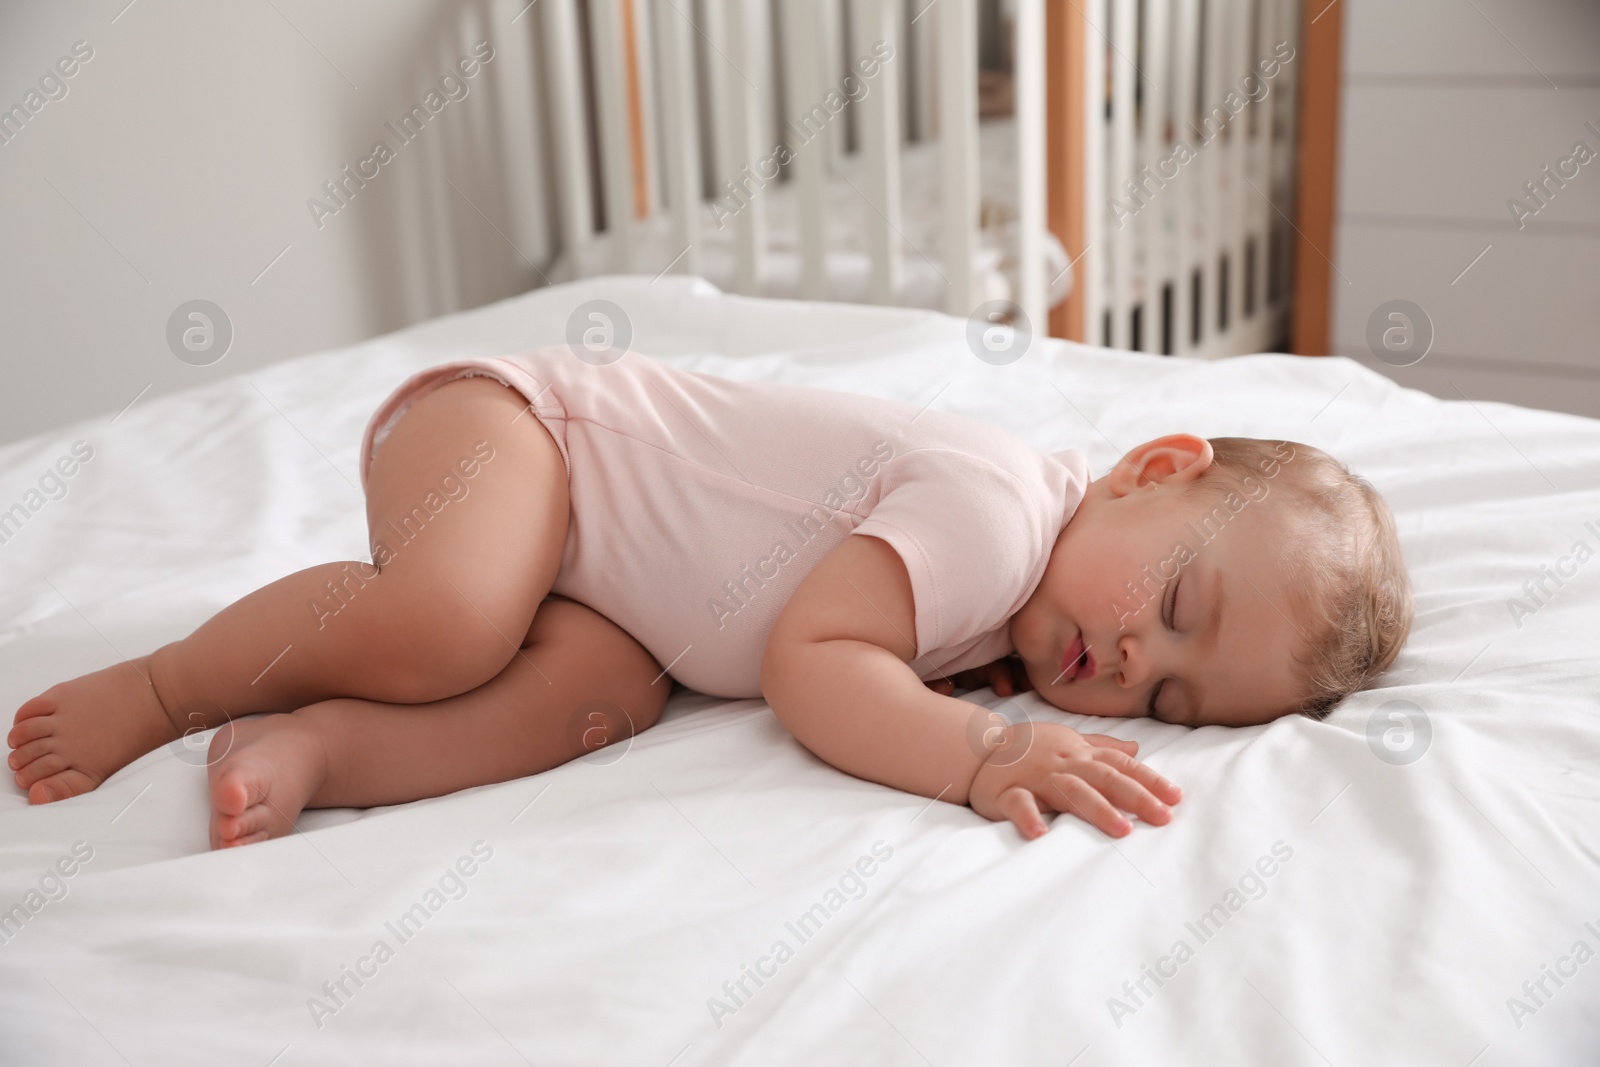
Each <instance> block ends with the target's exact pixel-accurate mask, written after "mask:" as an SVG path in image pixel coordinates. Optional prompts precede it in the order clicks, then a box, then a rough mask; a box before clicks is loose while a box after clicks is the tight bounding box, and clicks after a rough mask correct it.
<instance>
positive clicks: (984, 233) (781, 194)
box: [549, 118, 1073, 309]
mask: <svg viewBox="0 0 1600 1067" xmlns="http://www.w3.org/2000/svg"><path fill="white" fill-rule="evenodd" d="M939 173H940V171H939V142H938V141H937V140H931V141H918V142H915V143H912V144H907V145H905V146H903V147H902V149H901V152H900V211H901V218H900V224H899V226H898V227H897V229H898V231H899V234H898V237H897V240H898V242H899V244H900V270H901V279H900V289H899V293H898V297H897V299H896V301H895V302H896V303H897V304H901V305H903V306H906V307H922V308H933V309H940V308H943V307H944V306H945V293H946V292H947V291H948V289H949V282H948V280H947V278H946V268H945V265H944V257H945V253H944V251H943V242H942V240H941V239H940V232H941V229H942V225H943V217H942V214H941V212H942V202H941V199H940V194H939ZM1017 180H1018V179H1017V148H1016V122H1015V120H1013V119H1010V118H1000V119H987V120H985V121H983V122H981V123H979V125H978V189H979V200H978V247H977V250H976V252H975V253H974V254H973V264H972V272H973V279H974V286H975V290H974V297H973V303H974V304H978V303H982V302H984V301H989V300H1011V301H1015V300H1017V299H1019V296H1018V294H1019V293H1020V292H1021V280H1020V279H1021V268H1020V264H1021V251H1020V244H1021V234H1022V229H1021V225H1020V223H1019V221H1018V207H1017ZM867 188H868V186H867V179H866V176H865V163H864V161H863V159H862V157H861V155H860V154H859V153H856V154H853V155H846V156H842V157H841V158H839V159H838V160H837V161H836V163H835V166H834V168H833V170H832V172H831V173H830V174H829V175H828V179H827V183H826V185H825V186H824V191H823V196H824V204H823V218H824V219H826V220H827V235H826V249H827V258H826V269H827V279H828V281H827V285H828V293H827V295H828V298H829V299H830V300H838V301H843V302H845V303H852V304H868V303H871V302H872V254H871V250H870V248H869V246H868V243H867V241H868V234H870V233H871V232H872V231H871V227H872V224H873V223H875V222H876V221H877V218H876V208H874V207H873V206H872V203H871V202H870V201H869V200H867V199H866V190H867ZM718 195H719V196H720V195H723V193H722V192H719V194H718ZM758 197H759V199H758V202H759V203H760V204H761V206H762V209H763V210H764V211H765V218H766V222H765V225H766V253H765V256H764V258H763V259H762V270H763V276H762V287H761V295H763V296H768V297H778V298H783V299H793V298H796V297H798V296H799V295H800V282H801V263H800V222H799V205H798V203H797V200H798V198H797V196H796V195H795V186H794V184H793V183H792V182H773V183H771V184H768V185H766V186H765V187H764V188H762V189H761V191H760V193H759V194H758ZM737 206H738V204H737V203H736V202H735V201H733V200H724V201H722V202H721V204H720V206H719V205H718V203H717V202H716V201H708V202H706V203H704V204H702V205H701V209H700V220H699V227H700V233H699V236H698V237H697V238H696V240H695V247H696V248H697V249H698V251H697V255H698V256H699V257H700V263H699V271H700V274H701V275H702V276H703V277H705V278H706V279H708V280H709V281H711V282H712V283H713V284H715V285H717V286H719V287H720V288H722V289H725V290H729V291H731V290H733V289H735V288H736V279H737V276H738V250H737V246H736V244H735V241H736V239H737V238H736V235H737V233H738V231H737V229H736V227H735V223H734V218H735V215H736V214H737V212H736V210H735V209H736V207H737ZM1041 246H1042V251H1043V254H1044V258H1045V269H1044V277H1045V283H1046V287H1047V289H1046V297H1047V299H1048V301H1049V304H1050V306H1051V307H1054V306H1055V305H1056V304H1058V303H1060V302H1061V301H1063V300H1065V299H1066V298H1067V294H1068V293H1069V292H1071V290H1072V281H1073V277H1072V264H1071V262H1070V261H1069V260H1068V259H1067V252H1066V249H1065V248H1063V247H1062V245H1061V242H1060V240H1058V239H1057V238H1056V236H1055V234H1053V233H1050V232H1049V231H1046V232H1045V233H1043V234H1042V235H1041ZM630 248H631V251H632V255H633V257H634V258H633V265H632V269H633V270H635V271H637V272H639V273H641V274H650V275H655V274H658V273H661V272H662V271H665V270H667V269H668V268H669V267H672V266H674V265H675V264H677V262H678V260H679V258H680V257H681V256H682V255H683V253H684V248H683V246H682V245H680V244H679V243H678V240H677V238H676V237H674V236H673V232H672V225H671V216H669V215H667V214H663V213H657V214H655V215H652V216H650V217H649V218H647V219H641V220H639V221H638V222H636V223H635V224H634V232H633V239H632V240H631V242H630ZM611 269H613V263H612V259H611V241H610V238H609V236H608V235H607V234H605V233H601V234H599V235H598V236H597V237H596V238H595V240H593V241H592V242H590V243H589V244H588V245H586V246H585V247H584V248H583V249H582V250H580V252H579V254H578V255H577V257H576V258H575V259H574V257H571V256H567V255H562V256H560V257H558V258H557V259H556V261H555V263H554V264H553V265H552V266H551V267H550V270H549V277H550V279H551V280H552V281H555V282H567V281H571V280H573V279H574V278H575V277H588V276H592V275H597V274H605V273H607V271H609V270H611Z"/></svg>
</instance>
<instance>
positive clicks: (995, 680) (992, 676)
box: [987, 660, 1012, 697]
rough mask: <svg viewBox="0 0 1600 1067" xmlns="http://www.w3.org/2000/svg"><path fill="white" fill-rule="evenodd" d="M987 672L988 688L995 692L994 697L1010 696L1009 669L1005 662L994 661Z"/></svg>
mask: <svg viewBox="0 0 1600 1067" xmlns="http://www.w3.org/2000/svg"><path fill="white" fill-rule="evenodd" d="M987 671H988V674H989V688H991V689H993V690H994V691H995V695H996V696H1002V697H1008V696H1011V695H1012V686H1011V668H1010V667H1009V666H1008V665H1007V664H1006V661H1005V660H996V661H995V662H993V663H991V664H989V666H988V668H987Z"/></svg>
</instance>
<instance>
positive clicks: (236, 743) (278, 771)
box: [210, 714, 328, 848]
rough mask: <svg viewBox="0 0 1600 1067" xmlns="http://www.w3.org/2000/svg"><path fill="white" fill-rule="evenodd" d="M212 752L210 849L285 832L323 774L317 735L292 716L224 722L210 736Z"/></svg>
mask: <svg viewBox="0 0 1600 1067" xmlns="http://www.w3.org/2000/svg"><path fill="white" fill-rule="evenodd" d="M222 752H226V753H227V754H226V755H221V753H222ZM211 753H212V756H213V761H212V763H211V769H210V775H211V847H212V848H232V847H233V846H235V845H248V844H252V843H253V842H256V841H267V840H270V839H271V838H274V837H282V836H283V835H285V834H287V833H289V832H290V831H291V830H293V829H294V821H295V819H296V818H298V817H299V815H300V811H301V809H302V808H304V807H305V806H306V802H307V801H309V800H310V799H311V798H312V796H313V795H314V794H315V793H316V791H317V790H318V789H319V788H321V786H322V783H323V781H324V779H326V778H327V768H328V757H327V751H326V749H324V747H323V744H322V739H321V737H319V736H318V735H317V733H316V731H315V730H314V729H313V728H312V727H311V725H310V724H309V723H308V722H307V721H306V719H304V718H300V717H296V716H294V715H281V714H280V715H271V716H268V717H267V718H265V719H257V720H252V721H248V722H235V723H232V724H231V725H229V726H224V727H223V728H222V729H221V730H218V731H217V733H216V736H215V737H213V738H212V739H211Z"/></svg>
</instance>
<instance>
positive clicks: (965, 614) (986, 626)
mask: <svg viewBox="0 0 1600 1067" xmlns="http://www.w3.org/2000/svg"><path fill="white" fill-rule="evenodd" d="M881 478H882V483H881V485H882V492H881V495H880V496H879V499H878V502H877V504H876V505H875V506H874V507H873V508H872V510H871V511H870V512H869V513H868V515H867V517H866V519H865V520H863V521H862V522H861V524H860V525H858V526H857V527H856V528H855V530H853V531H852V533H854V534H866V535H870V536H872V537H878V538H881V539H883V540H884V541H886V542H888V544H889V546H890V547H891V548H893V549H894V550H895V552H896V553H898V554H899V556H900V558H901V560H902V561H904V563H905V566H906V571H907V572H908V573H909V574H910V577H911V591H912V596H913V598H914V600H915V604H916V620H917V635H916V640H917V654H918V655H925V654H927V653H928V652H930V651H932V650H934V649H939V648H949V647H951V646H956V645H961V644H963V643H965V642H967V641H970V640H972V639H973V638H975V637H977V636H979V635H981V634H984V633H987V632H988V631H991V630H993V629H995V628H996V627H998V626H1000V625H1002V624H1004V623H1005V622H1006V621H1007V620H1008V619H1009V618H1010V616H1011V615H1012V614H1014V613H1015V611H1016V610H1017V609H1018V608H1020V607H1021V606H1022V603H1023V602H1024V601H1025V600H1026V598H1027V596H1028V595H1029V594H1030V593H1031V592H1032V590H1033V588H1034V587H1035V586H1036V585H1037V584H1038V581H1039V579H1040V578H1041V577H1042V576H1043V572H1044V564H1045V562H1046V561H1047V560H1048V558H1049V554H1050V550H1051V548H1052V547H1053V546H1054V543H1055V537H1056V535H1057V534H1058V533H1059V532H1060V528H1061V524H1062V516H1061V511H1060V507H1059V503H1060V502H1059V501H1058V500H1057V499H1055V497H1056V494H1054V493H1052V492H1050V491H1048V489H1046V488H1045V487H1044V486H1043V485H1042V483H1041V484H1039V485H1030V484H1029V483H1028V482H1027V481H1025V480H1024V479H1022V478H1019V477H1017V476H1016V475H1014V474H1012V473H1011V472H1010V471H1007V470H1005V469H1004V468H1002V467H1000V466H999V465H998V464H996V463H994V462H993V461H991V460H987V459H983V458H981V457H977V456H973V455H970V454H968V453H965V452H960V451H955V450H949V449H919V450H916V451H912V452H907V453H905V454H903V455H900V456H896V457H895V458H894V459H893V460H891V461H890V462H889V463H887V464H885V466H884V470H883V472H882V474H881ZM1069 503H1071V504H1073V505H1074V506H1075V504H1076V501H1070V502H1069ZM1069 510H1070V509H1069Z"/></svg>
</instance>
